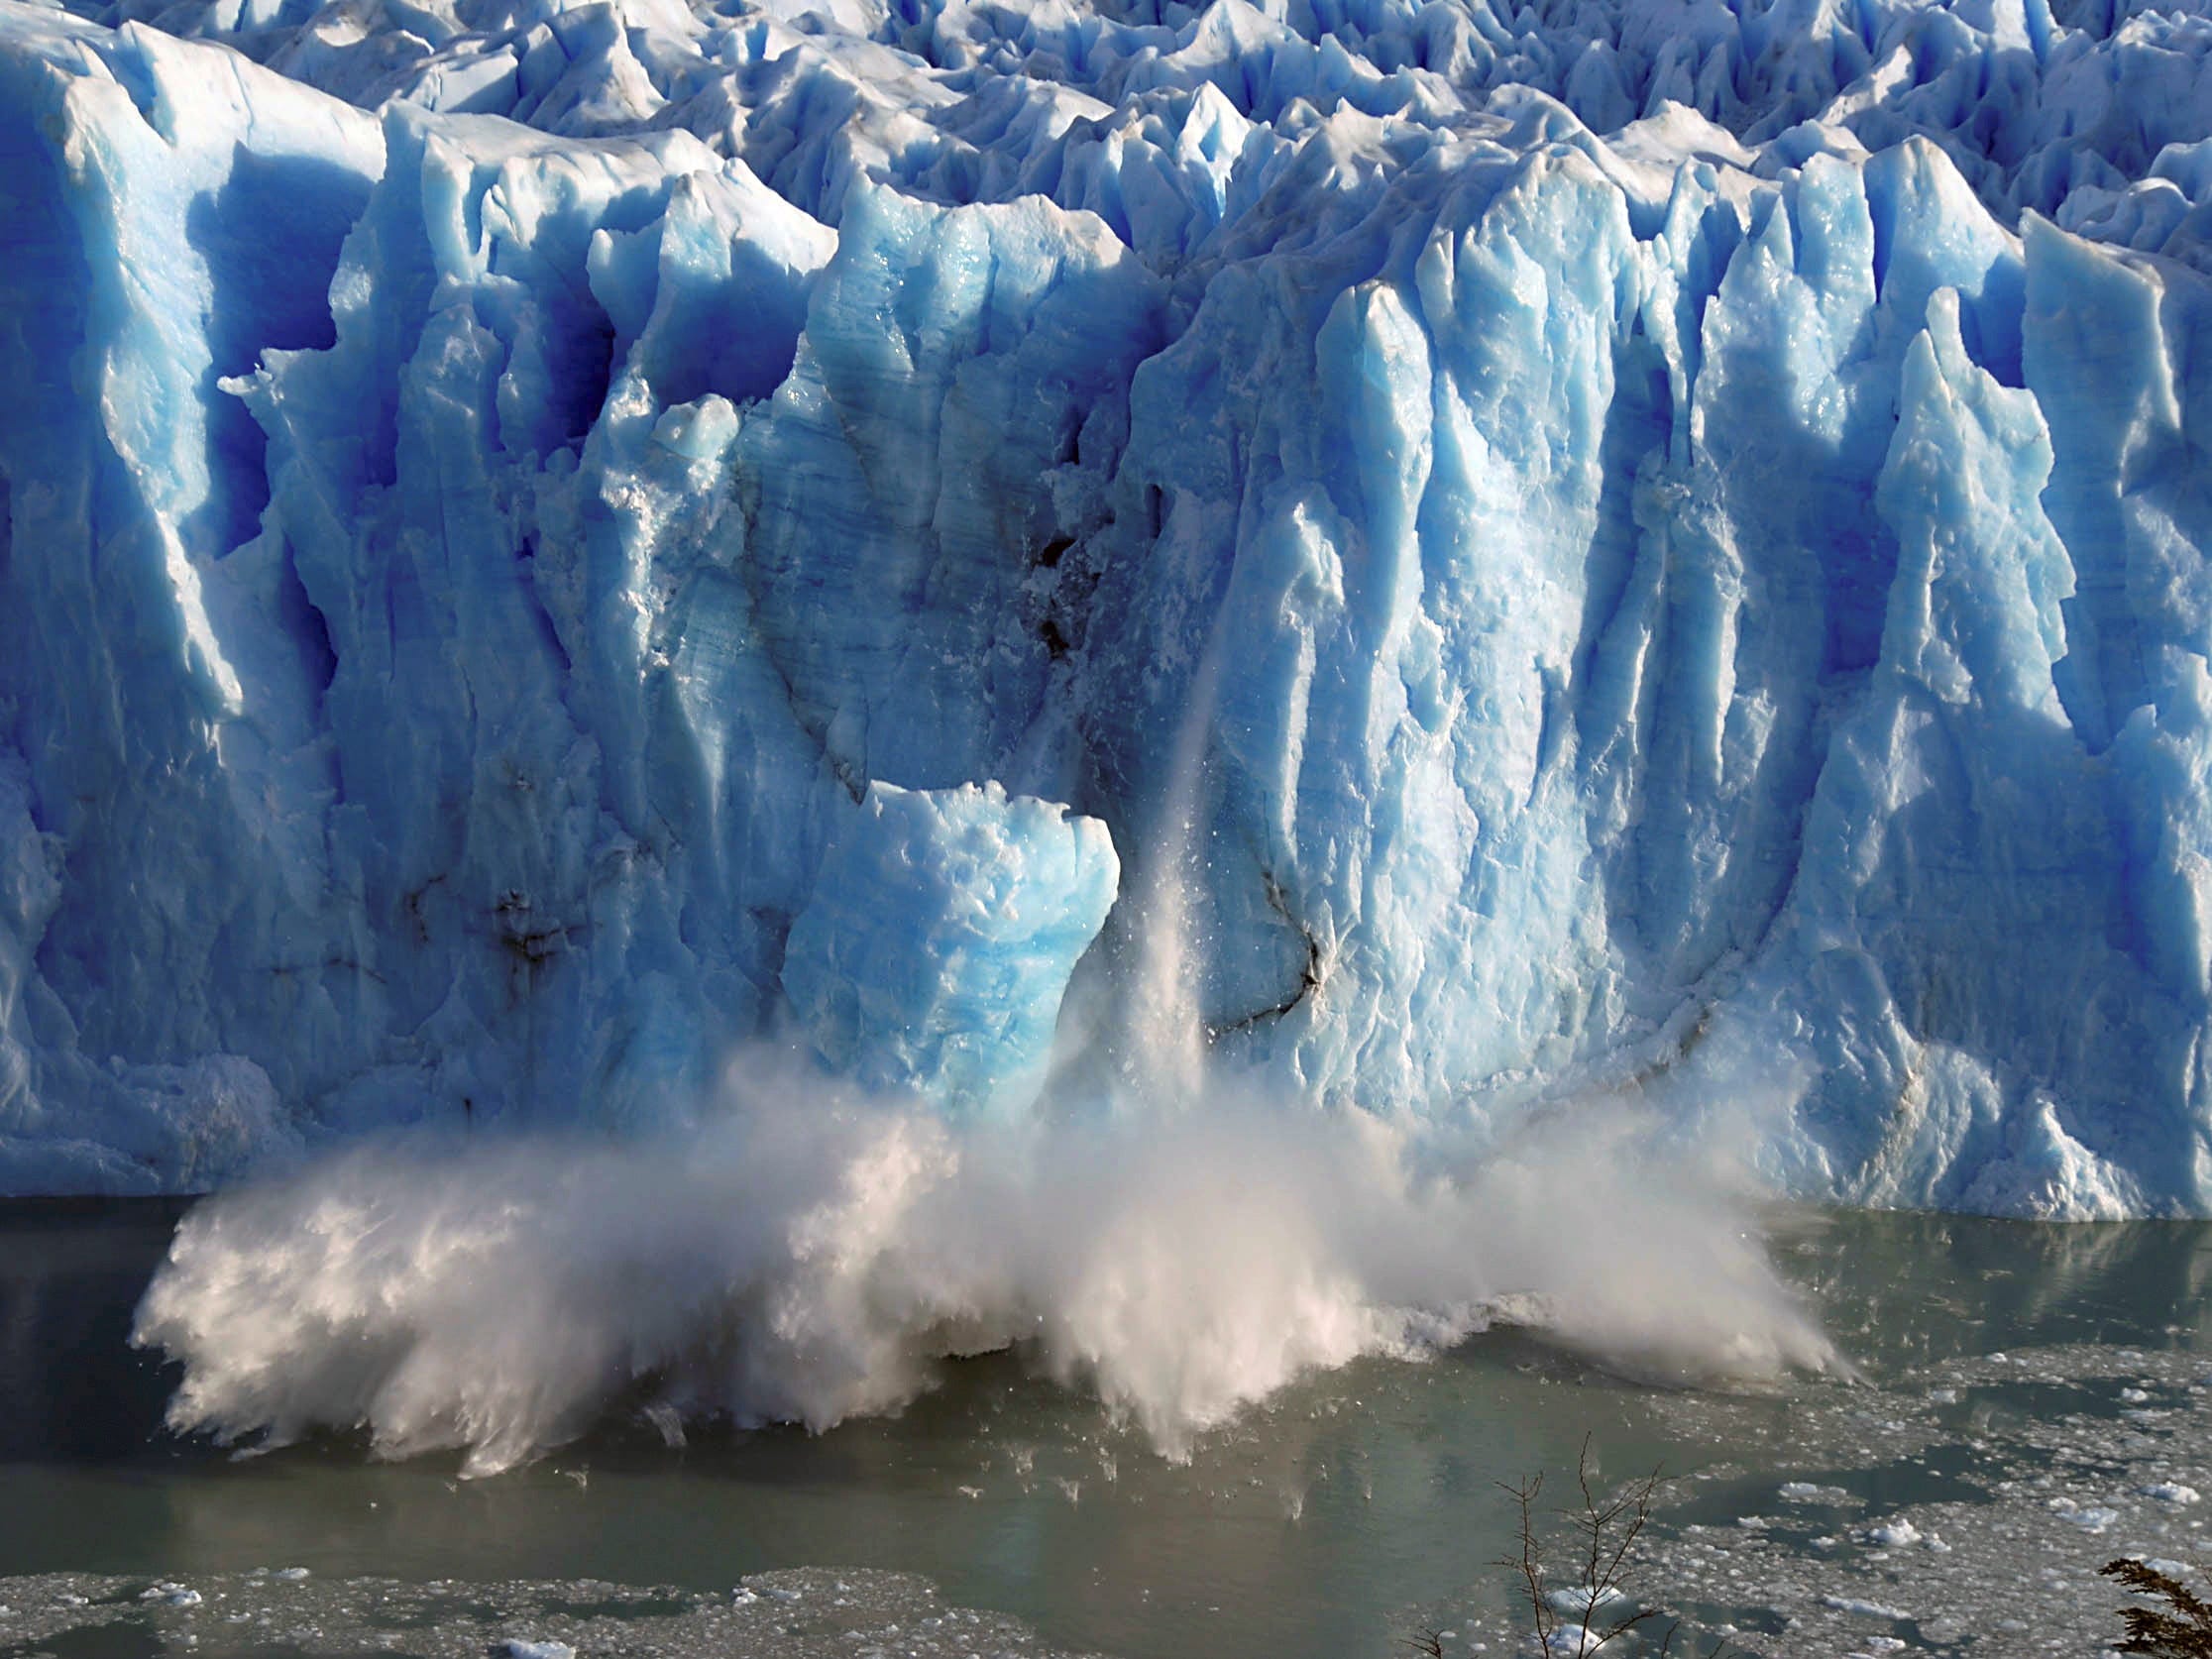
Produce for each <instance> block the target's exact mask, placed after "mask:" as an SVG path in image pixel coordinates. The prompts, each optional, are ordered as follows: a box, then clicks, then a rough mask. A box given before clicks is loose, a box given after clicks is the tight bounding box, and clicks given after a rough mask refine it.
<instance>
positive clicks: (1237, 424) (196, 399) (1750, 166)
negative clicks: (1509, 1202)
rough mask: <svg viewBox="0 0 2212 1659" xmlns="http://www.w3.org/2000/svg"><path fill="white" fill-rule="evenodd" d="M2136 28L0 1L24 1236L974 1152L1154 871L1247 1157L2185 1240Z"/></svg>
mask: <svg viewBox="0 0 2212 1659" xmlns="http://www.w3.org/2000/svg"><path fill="white" fill-rule="evenodd" d="M2193 11H2194V8H2193V7H2192V6H2190V5H2186V4H2184V5H2182V6H2179V7H2176V8H2171V9H2159V10H2152V9H2149V8H2148V7H2146V6H2142V5H2139V4H2136V3H2135V0H2117V3H2114V0H2001V3H1997V4H1990V3H1987V0H1940V3H1931V0H1868V3H1865V4H1860V5H1856V6H1849V7H1834V6H1828V7H1820V6H1797V5H1779V4H1777V5H1773V6H1767V7H1742V8H1730V7H1719V6H1708V7H1703V8H1688V9H1685V8H1682V7H1679V6H1675V5H1673V4H1670V3H1662V0H1597V3H1592V4H1587V5H1581V6H1577V7H1571V8H1565V7H1549V8H1531V7H1512V6H1508V5H1505V4H1502V3H1501V0H1447V3H1444V4H1432V3H1426V0H1422V3H1416V0H1363V3H1361V4H1357V5H1348V4H1341V3H1338V0H1264V3H1258V4H1256V3H1252V0H1211V3H1210V4H1205V5H1203V6H1201V5H1197V4H1194V3H1186V0H1126V3H1117V4H1113V5H1098V6H1095V7H1093V6H1090V5H1086V4H1083V3H1081V0H1054V3H1052V4H1049V5H1039V6H1025V7H1005V6H971V5H965V4H956V3H953V0H902V3H900V4H898V5H889V4H885V3H881V0H815V3H809V0H718V3H716V4H714V5H712V6H710V5H707V4H704V3H701V4H698V5H687V4H684V3H682V0H622V3H621V4H620V5H618V6H616V5H608V4H601V3H583V0H421V3H420V4H411V5H408V6H406V7H403V8H397V7H384V6H376V5H371V6H366V7H365V6H363V5H361V4H359V3H358V0H329V3H327V4H323V5H320V6H318V5H316V4H314V3H313V0H285V3H283V4H277V3H275V0H270V3H262V0H255V3H251V4H247V5H243V6H241V5H239V4H236V3H235V0H70V4H69V5H68V6H66V7H56V6H55V5H53V4H51V3H45V0H42V3H40V4H21V3H18V0H0V180H4V182H0V208H4V211H5V213H6V216H7V221H8V224H9V229H10V250H11V254H10V258H9V260H8V261H7V262H6V265H5V269H4V270H0V315H4V316H6V317H7V318H8V319H9V343H8V347H7V349H6V351H5V352H0V1186H5V1187H6V1188H7V1189H10V1190H15V1191H27V1190H34V1189H38V1190H67V1189H110V1190H148V1189H157V1188H163V1189H189V1188H196V1187H204V1186H208V1185H211V1184H217V1183H220V1182H222V1181H224V1180H226V1179H228V1178H230V1177H231V1176H233V1175H235V1174H237V1173H238V1172H239V1171H241V1170H242V1169H244V1168H246V1167H247V1166H249V1165H250V1164H253V1163H255V1162H256V1161H266V1160H269V1159H273V1158H282V1157H285V1156H289V1155H291V1154H293V1153H296V1152H297V1151H299V1150H300V1149H301V1148H303V1147H306V1146H311V1145H315V1144H319V1143H322V1142H324V1141H327V1140H329V1139H332V1138H340V1137H346V1136H352V1135H355V1134H358V1133H361V1132H364V1131H368V1130H372V1129H376V1128H380V1127H385V1126H389V1125H392V1124H395V1123H402V1122H418V1121H422V1120H426V1119H427V1120H431V1121H436V1122H442V1123H448V1124H452V1125H454V1126H457V1127H458V1126H460V1125H462V1124H464V1123H466V1124H471V1125H475V1126H478V1127H483V1126H486V1125H489V1124H492V1123H495V1122H500V1123H508V1124H515V1123H526V1124H530V1125H536V1126H545V1125H571V1126H573V1125H585V1126H590V1127H593V1128H613V1129H623V1130H627V1129H635V1128H640V1127H646V1128H656V1127H666V1126H667V1125H668V1123H669V1121H670V1120H671V1119H673V1118H680V1117H682V1116H683V1115H684V1114H685V1113H687V1112H689V1111H691V1110H693V1109H694V1104H695V1103H696V1102H697V1100H698V1099H699V1098H700V1095H701V1089H702V1085H703V1084H704V1083H705V1081H706V1080H707V1079H708V1077H709V1076H710V1074H711V1073H712V1072H713V1071H714V1069H715V1068H716V1067H717V1066H718V1065H719V1063H720V1061H721V1058H722V1056H724V1055H725V1054H726V1053H727V1052H728V1051H730V1048H731V1045H732V1044H734V1043H736V1042H738V1041H740V1040H743V1039H748V1038H754V1037H759V1036H762V1035H764V1034H780V1035H782V1036H785V1037H788V1038H789V1039H791V1040H793V1041H795V1042H797V1043H799V1044H801V1045H803V1046H805V1047H808V1048H810V1049H812V1050H813V1051H816V1052H817V1054H818V1055H819V1056H820V1058H821V1059H822V1060H823V1061H824V1062H825V1063H826V1064H830V1065H833V1066H835V1067H838V1068H841V1069H843V1070H844V1071H846V1072H847V1073H849V1074H852V1075H856V1076H862V1077H869V1078H878V1079H888V1080H892V1081H895V1082H896V1083H897V1084H898V1085H899V1086H901V1087H907V1088H912V1089H915V1090H917V1091H919V1092H920V1093H922V1094H923V1095H925V1096H928V1097H931V1098H933V1099H935V1100H937V1101H938V1102H940V1105H941V1106H942V1107H943V1109H944V1110H946V1111H947V1112H950V1113H953V1114H955V1115H960V1114H965V1115H985V1116H992V1117H999V1118H1014V1119H1019V1118H1020V1117H1021V1116H1022V1115H1023V1114H1025V1113H1026V1112H1029V1111H1030V1110H1032V1109H1033V1108H1034V1104H1035V1100H1036V1094H1037V1088H1038V1085H1039V1083H1040V1081H1041V1079H1042V1077H1043V1076H1044V1068H1043V1065H1042V1063H1041V1058H1040V1056H1041V1054H1042V1053H1043V1052H1044V1051H1046V1049H1047V1038H1048V1036H1049V1034H1050V1033H1051V1031H1052V1030H1053V1028H1054V1024H1055V1020H1058V1019H1059V1018H1060V1013H1061V1010H1062V1009H1063V1007H1081V1006H1087V999H1086V998H1085V997H1081V996H1072V997H1071V995H1070V989H1071V985H1073V986H1075V987H1077V988H1080V987H1082V986H1084V985H1089V984H1093V983H1096V984H1104V985H1109V986H1110V985H1112V984H1114V983H1117V982H1119V978H1118V977H1117V976H1120V977H1126V974H1127V968H1126V962H1127V958H1128V955H1129V953H1128V951H1127V950H1126V948H1125V946H1126V944H1127V942H1128V940H1130V939H1131V938H1133V937H1135V936H1136V935H1137V934H1138V933H1139V932H1141V928H1140V926H1139V921H1138V920H1137V919H1129V925H1128V926H1126V927H1124V926H1120V925H1113V926H1109V927H1108V928H1107V930H1106V933H1105V936H1104V937H1105V938H1106V939H1107V940H1108V944H1107V945H1106V946H1105V947H1104V948H1099V949H1090V950H1089V951H1088V953H1087V954H1086V947H1087V946H1089V945H1090V943H1091V939H1092V936H1093V935H1094V934H1096V933H1097V931H1098V927H1099V921H1100V918H1101V916H1102V913H1103V911H1104V909H1105V907H1106V906H1107V905H1108V904H1109V903H1111V902H1113V901H1114V899H1115V896H1116V895H1117V894H1119V895H1122V896H1123V899H1122V906H1123V908H1124V910H1126V909H1127V908H1128V907H1129V904H1130V896H1132V895H1142V894H1147V893H1151V892H1154V891H1157V890H1158V885H1159V884H1158V883H1156V882H1155V881H1154V880H1153V879H1152V878H1153V877H1154V876H1156V875H1157V874H1158V873H1159V870H1160V867H1161V863H1162V862H1166V861H1173V862H1178V863H1185V864H1187V866H1188V869H1187V871H1178V872H1177V874H1178V876H1183V875H1187V881H1181V882H1179V883H1178V885H1180V886H1182V887H1185V888H1187V892H1186V894H1185V901H1186V902H1184V903H1182V904H1181V906H1180V909H1181V910H1182V911H1183V912H1185V913H1186V914H1187V919H1188V923H1189V927H1190V932H1191V937H1192V939H1193V940H1194V949H1193V951H1192V952H1191V955H1192V963H1193V966H1192V971H1191V976H1190V977H1191V986H1190V988H1191V991H1192V994H1193V995H1194V996H1195V997H1196V998H1197V1000H1198V1002H1199V1003H1200V1004H1201V1008H1200V1014H1201V1016H1202V1022H1201V1023H1202V1029H1203V1031H1204V1032H1205V1033H1206V1034H1207V1036H1208V1037H1209V1039H1210V1042H1211V1045H1212V1049H1213V1051H1214V1053H1215V1055H1216V1056H1217V1057H1218V1059H1219V1060H1220V1061H1221V1062H1222V1063H1223V1064H1224V1065H1226V1066H1233V1067H1238V1068H1242V1069H1245V1070H1247V1071H1249V1072H1252V1073H1255V1074H1257V1075H1258V1076H1259V1077H1261V1078H1263V1079H1266V1080H1270V1081H1272V1084H1274V1085H1278V1086H1279V1087H1280V1088H1281V1089H1283V1090H1285V1091H1288V1092H1295V1093H1300V1094H1305V1095H1309V1096H1315V1097H1319V1098H1321V1099H1324V1100H1327V1101H1330V1102H1335V1103H1354V1104H1363V1105H1370V1106H1379V1105H1389V1106H1391V1107H1393V1108H1404V1109H1408V1110H1411V1111H1414V1112H1420V1111H1425V1110H1433V1109H1436V1108H1439V1107H1442V1106H1444V1105H1446V1104H1448V1103H1460V1104H1464V1103H1466V1102H1469V1101H1472V1102H1474V1103H1475V1105H1476V1107H1477V1108H1478V1110H1480V1111H1482V1112H1484V1113H1489V1114H1496V1113H1501V1112H1504V1111H1506V1110H1508V1109H1510V1108H1513V1107H1515V1106H1517V1105H1519V1104H1522V1103H1525V1102H1527V1101H1529V1100H1531V1099H1540V1098H1543V1097H1546V1096H1548V1095H1556V1094H1559V1093H1563V1092H1573V1091H1577V1090H1581V1089H1585V1088H1587V1087H1589V1086H1590V1085H1591V1083H1592V1082H1593V1080H1594V1079H1597V1080H1600V1081H1603V1080H1604V1079H1607V1078H1611V1079H1619V1078H1626V1077H1642V1078H1647V1079H1650V1080H1651V1081H1650V1083H1649V1087H1648V1090H1647V1092H1648V1093H1649V1094H1650V1096H1651V1097H1652V1098H1653V1099H1655V1100H1656V1101H1657V1102H1658V1103H1659V1104H1660V1105H1661V1106H1662V1107H1664V1108H1665V1109H1667V1110H1668V1111H1670V1112H1673V1113H1675V1114H1676V1115H1677V1116H1678V1117H1679V1118H1680V1119H1681V1120H1682V1121H1683V1122H1684V1123H1685V1124H1686V1125H1687V1126H1688V1127H1689V1129H1690V1131H1691V1132H1692V1133H1694V1134H1704V1135H1710V1136H1717V1135H1719V1134H1720V1133H1721V1131H1722V1126H1723V1125H1724V1124H1730V1123H1733V1122H1734V1121H1735V1117H1736V1114H1737V1112H1738V1110H1739V1109H1742V1110H1744V1111H1745V1112H1747V1114H1748V1116H1749V1119H1750V1123H1749V1129H1748V1141H1749V1144H1750V1146H1751V1149H1752V1152H1753V1155H1754V1159H1755V1161H1756V1163H1757V1165H1758V1167H1759V1168H1760V1170H1762V1171H1763V1172H1764V1173H1765V1174H1766V1175H1767V1176H1769V1177H1771V1178H1772V1179H1774V1180H1777V1181H1779V1182H1781V1183H1782V1184H1784V1185H1785V1186H1787V1187H1789V1188H1791V1189H1794V1190H1796V1191H1798V1192H1802V1193H1807V1194H1814V1195H1821V1196H1826V1197H1832V1198H1842V1199H1847V1200H1855V1201H1863V1202H1869V1203H1910V1204H1935V1205H1943V1206H1952V1207H1958V1208H1965V1209H1978V1210H1989V1211H2002V1212H2008V1213H2022V1214H2037V1215H2065V1216H2091V1215H2108V1214H2115V1213H2120V1212H2124V1211H2137V1210H2162V1209H2168V1208H2173V1207H2186V1208H2194V1209H2205V1208H2208V1207H2212V1157H2208V1156H2206V1145H2205V1143H2206V1133H2207V1124H2208V1121H2212V1072H2207V1070H2206V1068H2205V1067H2203V1066H2202V1065H2201V1064H2198V1063H2197V1059H2196V1056H2198V1054H2199V1053H2200V1052H2201V1050H2202V1046H2203V1043H2204V1039H2205V1035H2206V1028H2207V1024H2208V1021H2212V878H2208V877H2207V874H2206V872H2207V870H2212V789H2208V787H2207V780H2208V777H2212V671H2208V668H2207V654H2208V652H2212V580H2208V578H2207V570H2206V565H2205V557H2204V555H2205V549H2206V546H2207V542H2208V538H2212V488H2208V485H2207V480H2208V479H2212V460H2208V458H2207V456H2206V453H2205V452H2206V449H2207V446H2208V444H2212V370H2208V369H2207V368H2206V367H2205V366H2206V364H2207V363H2212V303H2208V296H2212V289H2208V288H2207V285H2206V279H2205V276H2204V273H2205V272H2207V271H2212V140H2208V137H2207V126H2208V118H2212V30H2208V28H2207V24H2206V20H2205V18H2203V17H2202V16H2199V15H2192V13H2193ZM1191 719H1195V720H1196V721H1197V725H1198V729H1197V734H1196V735H1197V741H1196V744H1195V753H1196V755H1197V759H1198V761H1199V762H1200V764H1199V766H1198V767H1197V768H1196V771H1195V773H1194V777H1195V787H1177V780H1176V779H1175V778H1174V777H1172V776H1171V775H1170V774H1171V773H1172V772H1173V771H1174V770H1175V765H1174V759H1175V756H1177V755H1178V754H1179V753H1184V752H1186V751H1189V750H1190V749H1191V747H1192V746H1191V745H1188V744H1184V743H1180V742H1178V741H1177V740H1176V736H1177V733H1178V731H1180V730H1181V729H1182V728H1183V727H1184V726H1185V724H1186V722H1187V721H1189V720H1191ZM1189 781H1190V780H1189V779H1185V780H1184V782H1185V783H1188V782H1189ZM1178 820H1180V821H1182V822H1179V823H1178V822H1174V821H1178ZM1109 843H1110V844H1111V849H1112V850H1111V852H1110V850H1109ZM1117 855H1118V856H1117ZM1061 1023H1062V1024H1064V1023H1065V1022H1064V1021H1061Z"/></svg>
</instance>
